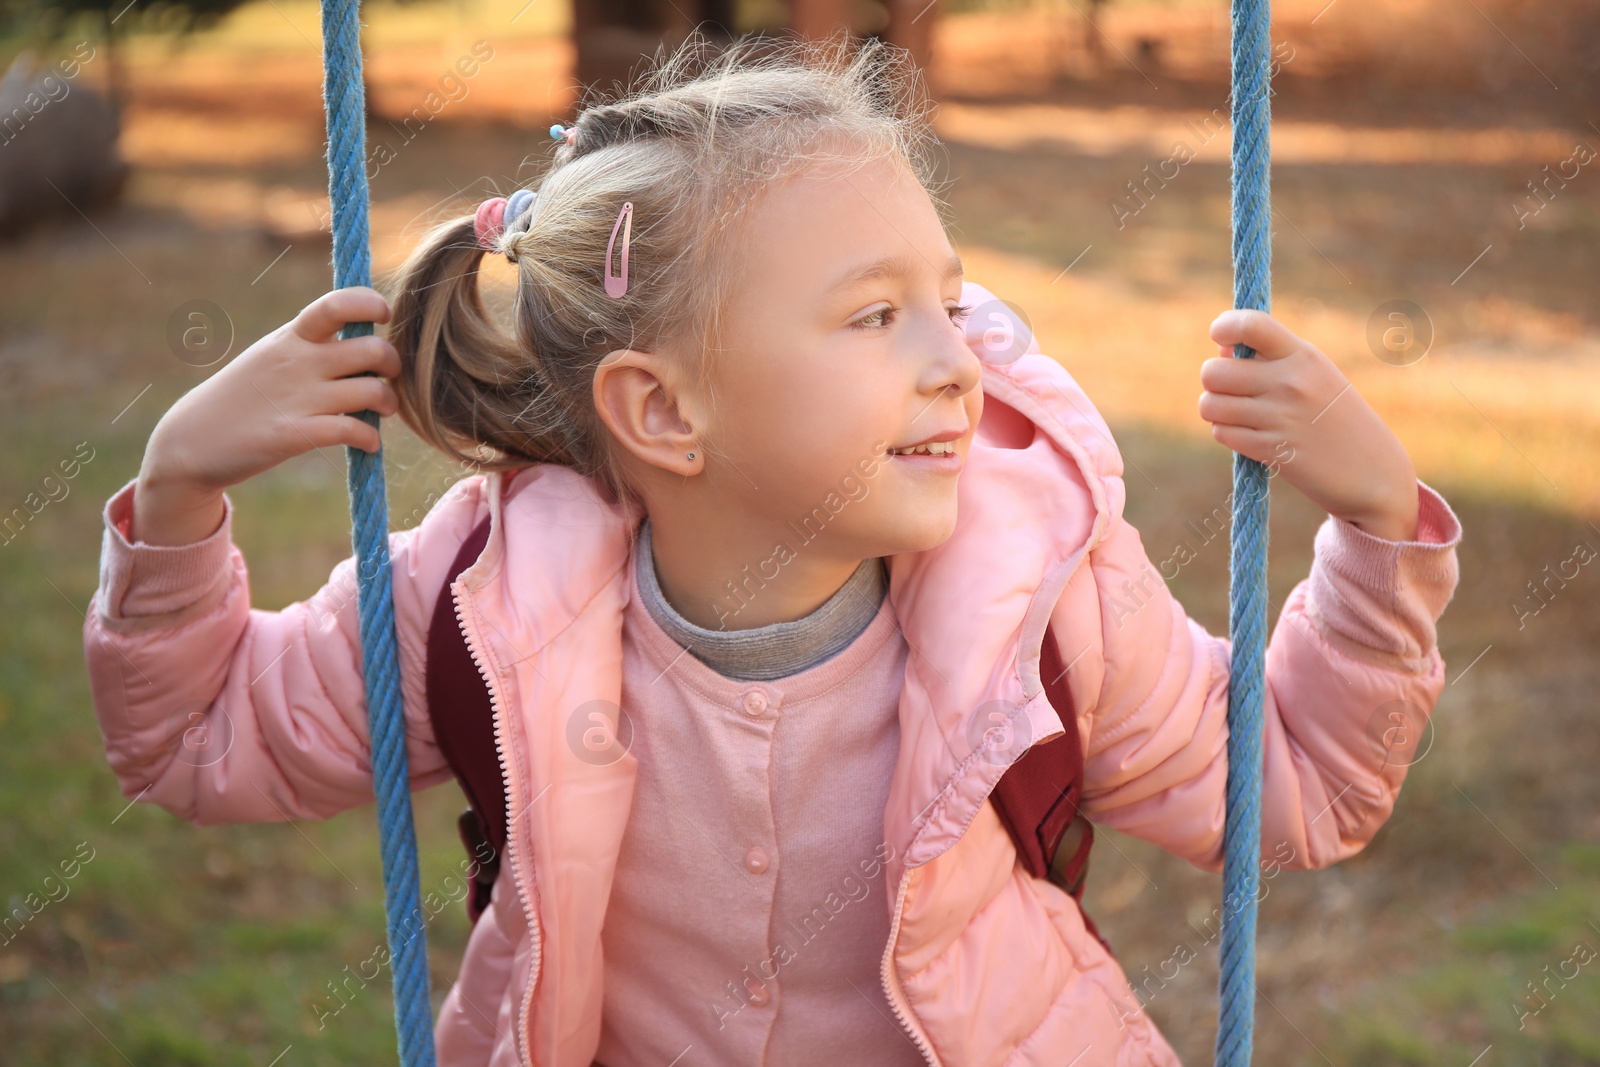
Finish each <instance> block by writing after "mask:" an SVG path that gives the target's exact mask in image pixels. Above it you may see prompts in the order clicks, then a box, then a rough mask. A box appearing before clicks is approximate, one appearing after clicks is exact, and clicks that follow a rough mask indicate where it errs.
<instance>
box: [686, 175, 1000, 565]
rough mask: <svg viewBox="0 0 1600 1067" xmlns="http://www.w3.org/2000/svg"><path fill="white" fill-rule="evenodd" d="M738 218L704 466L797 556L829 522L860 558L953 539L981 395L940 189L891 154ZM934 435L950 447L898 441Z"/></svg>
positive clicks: (790, 191) (794, 189) (788, 188)
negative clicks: (743, 245) (734, 275)
mask: <svg viewBox="0 0 1600 1067" xmlns="http://www.w3.org/2000/svg"><path fill="white" fill-rule="evenodd" d="M743 225H744V226H745V230H744V233H745V235H746V237H747V246H748V253H746V254H745V255H744V258H743V260H742V262H741V264H740V273H739V276H738V279H737V281H736V284H735V286H734V289H733V291H732V293H731V294H730V300H729V304H728V307H727V311H726V317H725V333H724V349H723V351H722V352H721V353H719V355H718V357H717V358H716V359H715V361H714V370H713V376H714V382H715V389H716V393H717V405H716V409H715V413H714V417H713V418H712V421H711V425H710V427H709V431H710V432H709V433H708V435H707V439H708V441H709V442H710V443H711V444H712V445H713V446H714V447H713V448H711V449H709V450H708V454H707V456H706V461H707V469H706V472H705V473H706V474H708V475H713V476H714V478H715V480H716V481H717V482H720V485H718V486H717V490H718V495H719V496H722V495H727V496H729V497H736V498H738V504H737V505H734V507H735V508H736V510H739V511H744V512H746V513H747V516H746V517H747V518H748V519H749V520H750V521H751V524H752V526H753V527H754V528H756V529H761V530H766V529H771V530H772V531H774V533H775V534H777V535H780V536H781V535H782V531H783V529H784V527H785V524H790V529H791V531H792V530H793V529H795V528H798V529H801V530H804V531H805V532H806V535H805V536H800V535H798V534H795V533H793V532H791V533H790V534H789V535H788V536H787V537H786V538H785V540H786V541H787V543H788V544H789V545H790V546H791V547H793V548H795V550H796V551H797V552H800V553H802V554H803V552H804V549H802V548H801V547H800V546H801V544H803V543H806V542H807V541H809V538H810V537H813V536H816V535H817V534H819V533H821V534H824V535H825V539H824V540H823V541H821V542H818V544H819V545H823V546H825V548H824V549H823V550H824V551H826V552H827V553H828V554H829V555H834V556H840V557H845V558H855V559H870V558H873V557H876V556H882V555H889V554H891V553H897V552H905V551H920V550H923V549H927V548H931V547H933V546H935V545H937V544H939V543H941V542H942V541H944V540H945V539H946V538H948V537H949V536H950V534H951V533H952V532H953V531H954V529H955V523H956V481H957V478H958V477H959V475H960V472H961V469H962V467H963V466H964V465H965V462H966V456H967V449H968V447H969V445H970V444H971V442H972V437H973V430H974V428H975V427H976V426H977V424H978V418H979V416H980V415H981V413H982V411H983V390H982V389H981V388H980V385H979V379H980V371H979V363H978V359H977V357H976V356H975V355H974V354H973V352H972V350H971V349H969V348H968V347H967V345H966V343H965V341H964V340H963V330H962V325H961V323H962V322H963V321H964V316H962V315H961V314H960V312H959V310H958V307H959V304H960V297H961V282H962V274H961V263H960V260H959V259H958V258H957V257H956V254H955V252H954V251H953V250H952V248H951V247H950V242H949V240H948V238H947V237H946V235H945V231H944V227H943V225H942V224H941V222H940V219H939V216H938V213H937V211H936V209H935V208H934V205H933V202H932V200H931V199H929V197H928V195H927V193H926V192H925V191H924V190H923V189H922V187H921V186H920V185H919V184H918V182H917V180H916V178H915V177H914V176H913V175H912V174H910V173H909V172H908V171H906V170H905V169H904V168H903V166H901V165H899V164H896V163H894V162H891V161H888V160H883V161H878V162H875V163H872V164H869V165H866V166H863V167H860V168H857V169H851V170H844V169H834V170H832V171H831V172H830V171H828V170H825V169H824V170H817V171H813V172H807V173H805V174H802V175H800V176H797V177H795V178H792V179H790V180H788V181H786V182H784V183H782V184H780V185H777V186H774V187H773V188H771V189H769V190H767V191H766V192H764V193H763V194H762V197H761V199H760V200H759V201H758V202H757V203H755V204H753V205H752V207H751V210H750V212H749V214H748V215H747V216H746V218H745V219H744V220H743ZM930 438H938V439H940V440H942V441H947V442H948V444H949V445H951V446H953V448H954V451H953V452H952V453H949V454H946V455H918V456H896V455H893V454H892V453H891V452H890V451H889V450H890V449H892V448H898V447H904V446H910V445H915V444H919V443H923V442H927V441H928V440H929V439H930ZM718 468H721V469H720V470H719V469H718ZM725 503H727V504H730V505H732V504H734V502H733V501H732V500H728V501H725Z"/></svg>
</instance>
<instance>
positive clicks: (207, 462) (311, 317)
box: [134, 285, 400, 544]
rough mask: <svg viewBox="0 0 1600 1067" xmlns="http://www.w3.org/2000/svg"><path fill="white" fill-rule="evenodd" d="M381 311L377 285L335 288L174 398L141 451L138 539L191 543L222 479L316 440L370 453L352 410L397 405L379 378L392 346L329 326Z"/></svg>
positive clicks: (395, 372) (209, 516)
mask: <svg viewBox="0 0 1600 1067" xmlns="http://www.w3.org/2000/svg"><path fill="white" fill-rule="evenodd" d="M390 317H391V312H390V309H389V305H388V303H387V301H385V300H384V298H383V297H382V295H380V294H379V293H378V291H377V290H375V289H372V288H369V287H367V286H364V285H355V286H348V287H346V288H344V289H335V290H333V291H332V292H329V293H325V294H323V295H322V296H320V297H318V298H317V299H316V300H314V301H312V302H311V303H310V304H308V305H306V307H305V308H304V310H302V311H301V312H300V314H298V315H296V316H295V317H294V319H293V320H292V321H290V322H288V323H285V324H284V325H282V326H280V327H278V328H277V329H276V330H274V331H273V332H272V333H269V334H267V336H265V337H263V338H261V340H259V341H257V342H256V343H255V344H253V345H251V346H250V347H249V348H247V349H245V350H244V351H243V352H242V353H240V354H239V356H238V357H237V358H236V359H234V360H233V361H232V362H230V363H229V364H228V365H227V366H225V367H223V368H222V369H221V370H220V371H218V372H217V373H216V374H214V375H212V376H211V377H210V378H208V379H207V380H206V381H204V382H202V383H201V384H200V385H198V386H196V387H195V388H193V389H191V390H190V391H189V392H188V393H186V394H184V395H183V397H182V398H180V399H179V400H178V402H177V403H176V404H174V405H173V406H172V407H171V409H169V410H168V411H167V413H166V414H165V415H163V416H162V417H161V421H160V422H158V423H157V424H156V428H155V430H154V431H152V433H151V435H150V443H149V445H148V446H147V447H146V448H145V454H144V463H143V465H142V466H141V468H140V471H139V485H138V486H137V488H136V489H135V490H134V527H135V530H136V531H138V533H137V534H136V536H137V537H139V539H141V540H143V541H145V542H146V543H149V544H187V543H189V542H191V541H195V540H199V539H201V538H203V537H205V536H207V535H208V534H209V533H211V532H212V531H214V530H215V529H216V527H217V525H218V523H219V522H220V521H221V514H222V512H221V495H222V491H223V490H224V489H226V488H228V487H229V486H232V485H237V484H238V483H240V482H243V481H245V480H247V479H249V478H252V477H254V476H255V475H257V474H261V473H262V472H264V471H268V470H271V469H272V468H273V467H276V466H277V465H278V464H280V463H282V462H283V461H285V460H287V459H292V458H294V457H295V456H298V455H301V454H302V453H305V452H309V451H311V450H312V449H316V448H322V447H324V446H327V445H337V444H344V445H351V446H354V447H356V448H360V449H363V450H365V451H367V452H376V451H377V450H378V446H379V435H378V430H377V428H376V427H373V426H369V425H367V423H365V422H363V421H362V420H361V419H360V418H358V417H357V416H356V415H355V414H352V413H354V412H360V411H366V410H371V411H376V412H377V413H378V414H379V415H393V414H395V412H397V411H398V410H399V409H400V398H399V396H398V395H397V394H396V393H395V390H394V386H393V385H391V384H390V382H389V380H388V379H393V378H395V377H398V376H399V374H400V354H399V353H398V352H396V351H395V348H394V346H393V345H391V344H390V343H389V342H388V341H386V340H384V339H383V338H381V337H378V336H377V335H371V336H367V337H351V338H348V339H343V340H341V339H339V337H338V334H339V330H340V329H341V328H342V327H343V326H344V324H345V323H347V322H374V323H383V322H388V321H389V319H390ZM367 371H371V372H373V373H374V374H376V375H377V376H376V377H373V376H371V375H368V374H365V373H363V372H367ZM141 496H143V497H144V499H143V500H142V501H141V499H140V497H141ZM208 523H209V525H207V524H208Z"/></svg>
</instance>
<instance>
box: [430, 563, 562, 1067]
mask: <svg viewBox="0 0 1600 1067" xmlns="http://www.w3.org/2000/svg"><path fill="white" fill-rule="evenodd" d="M452 592H453V591H452ZM462 593H463V594H465V593H466V586H465V584H463V585H462ZM455 610H456V621H457V623H458V624H459V625H460V626H461V632H462V634H463V635H464V636H465V637H466V639H467V651H468V652H470V653H471V654H472V662H473V665H474V666H476V667H477V668H478V673H479V674H480V675H482V676H483V684H484V687H485V688H486V689H487V690H488V691H489V707H490V709H491V710H492V713H493V714H492V718H493V721H494V747H495V755H496V756H497V757H498V759H499V761H500V776H501V778H502V779H504V780H505V782H506V783H507V789H506V812H507V820H506V853H507V859H508V862H507V864H506V866H507V867H509V868H510V869H511V878H512V889H513V890H515V891H516V893H517V896H518V898H519V899H521V901H522V913H523V916H524V918H525V919H526V921H527V924H528V936H529V939H530V941H531V942H532V956H533V963H532V967H531V968H530V970H529V971H528V989H527V992H526V993H524V994H523V997H522V1005H521V1007H520V1009H519V1010H518V1013H517V1025H516V1033H515V1034H513V1035H512V1036H513V1037H514V1039H515V1042H514V1048H515V1051H516V1054H517V1060H518V1062H519V1063H522V1064H524V1065H525V1067H534V1063H533V1060H532V1057H531V1056H529V1054H528V1051H527V1050H528V1046H529V1045H530V1044H532V1042H530V1041H529V1040H528V1017H529V1014H530V1013H531V1011H532V1009H533V991H534V990H535V989H536V988H537V987H538V985H539V972H540V970H541V969H542V964H543V962H544V961H543V951H542V950H543V943H542V938H541V937H540V933H539V924H538V919H537V917H536V916H535V915H534V913H533V905H532V904H531V903H530V902H529V899H528V894H526V893H524V892H522V891H521V889H520V886H523V885H532V884H533V878H532V872H528V877H526V878H520V879H519V878H518V877H517V873H518V869H517V862H518V861H519V860H520V859H521V858H522V854H521V851H520V850H519V849H517V848H516V847H515V846H514V845H513V843H512V842H513V841H515V839H516V826H517V816H518V814H519V813H518V812H517V811H516V809H515V807H514V805H513V804H512V798H513V797H515V796H516V788H515V785H514V782H515V773H514V772H513V765H512V762H511V761H510V760H508V759H507V758H506V752H507V751H509V738H508V737H507V733H508V732H509V731H508V729H507V728H506V725H505V723H504V721H503V718H504V716H503V714H502V712H503V708H504V705H502V703H501V701H500V692H499V690H498V689H496V688H495V684H494V677H493V673H492V672H491V671H490V670H489V669H488V668H487V667H486V666H485V661H486V657H485V656H483V655H481V654H480V653H479V651H478V649H479V639H480V637H481V635H480V634H479V632H478V628H477V625H476V623H475V618H476V617H475V616H473V615H469V614H468V612H467V611H466V609H465V607H464V606H463V603H462V597H460V596H457V597H455Z"/></svg>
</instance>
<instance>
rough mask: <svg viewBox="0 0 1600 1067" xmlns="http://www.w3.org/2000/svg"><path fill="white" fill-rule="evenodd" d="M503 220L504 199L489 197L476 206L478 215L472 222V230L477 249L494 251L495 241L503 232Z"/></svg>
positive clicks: (504, 213) (504, 218) (504, 214)
mask: <svg viewBox="0 0 1600 1067" xmlns="http://www.w3.org/2000/svg"><path fill="white" fill-rule="evenodd" d="M505 220H506V198H505V197H503V196H495V197H490V198H489V199H488V200H485V201H484V202H483V203H481V204H479V205H478V213H477V214H476V215H475V216H474V217H473V220H472V229H473V232H474V233H475V234H476V235H477V238H478V247H479V248H482V249H485V250H487V251H490V252H493V251H494V243H495V241H496V240H497V239H498V238H499V237H500V234H501V233H502V232H504V230H505Z"/></svg>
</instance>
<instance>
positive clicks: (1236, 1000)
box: [1215, 0, 1272, 1067]
mask: <svg viewBox="0 0 1600 1067" xmlns="http://www.w3.org/2000/svg"><path fill="white" fill-rule="evenodd" d="M1232 15H1233V97H1232V106H1233V168H1232V184H1233V189H1232V191H1233V306H1234V307H1237V308H1253V309H1255V310H1258V311H1270V310H1272V273H1271V265H1272V227H1271V221H1272V219H1271V212H1272V206H1271V157H1272V150H1271V136H1270V134H1271V121H1272V107H1271V102H1270V101H1269V99H1268V97H1267V91H1268V87H1269V84H1270V81H1271V68H1270V65H1269V64H1270V60H1271V44H1272V42H1271V36H1270V30H1271V22H1272V11H1271V4H1270V0H1233V4H1232ZM1233 355H1234V358H1236V359H1254V358H1255V355H1256V354H1255V351H1254V350H1253V349H1252V348H1250V347H1249V346H1248V345H1234V346H1233ZM1268 503H1269V501H1268V486H1267V468H1266V466H1265V465H1264V464H1262V463H1259V462H1257V461H1256V460H1253V459H1251V458H1249V457H1248V456H1244V455H1241V454H1239V453H1238V452H1235V453H1234V454H1233V532H1232V537H1231V546H1230V547H1231V551H1232V554H1231V556H1230V560H1229V576H1228V603H1229V609H1228V631H1229V639H1230V641H1231V642H1232V663H1231V664H1230V667H1229V674H1228V797H1227V805H1228V807H1227V819H1226V824H1225V828H1224V832H1223V840H1224V842H1225V846H1224V852H1223V859H1222V916H1223V918H1222V966H1221V971H1220V973H1219V975H1218V1001H1219V1003H1218V1007H1217V1049H1216V1060H1215V1062H1216V1067H1249V1063H1250V1038H1251V1030H1252V1028H1253V1026H1254V1017H1255V991H1256V982H1255V970H1256V960H1255V949H1256V899H1257V894H1258V891H1259V889H1260V884H1261V872H1260V869H1259V867H1258V862H1259V860H1260V856H1261V723H1262V694H1263V691H1264V689H1265V683H1264V680H1263V674H1264V671H1263V661H1264V659H1265V644H1266V632H1267V533H1268V526H1267V510H1268V508H1267V505H1268Z"/></svg>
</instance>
